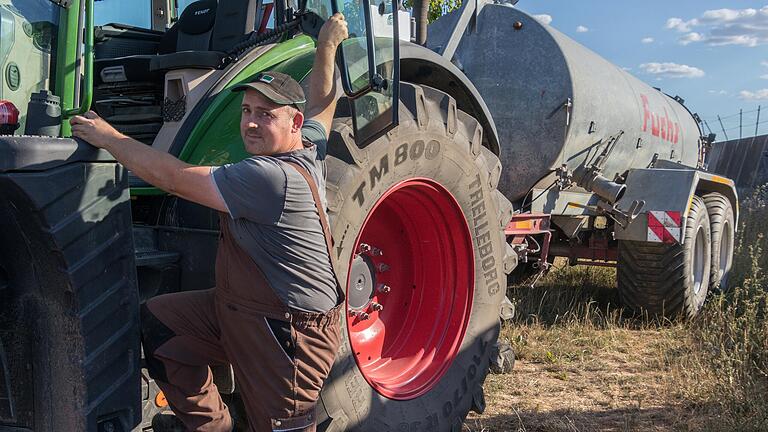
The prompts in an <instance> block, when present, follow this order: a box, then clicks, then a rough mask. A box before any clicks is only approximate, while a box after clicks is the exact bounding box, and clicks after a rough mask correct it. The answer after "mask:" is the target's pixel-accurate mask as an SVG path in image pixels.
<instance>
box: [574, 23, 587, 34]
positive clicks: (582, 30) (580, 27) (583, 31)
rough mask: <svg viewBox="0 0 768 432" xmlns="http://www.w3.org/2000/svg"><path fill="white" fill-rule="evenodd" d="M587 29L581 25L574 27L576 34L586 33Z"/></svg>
mask: <svg viewBox="0 0 768 432" xmlns="http://www.w3.org/2000/svg"><path fill="white" fill-rule="evenodd" d="M588 31H589V29H588V28H587V27H584V26H583V25H580V26H578V27H576V33H586V32H588Z"/></svg>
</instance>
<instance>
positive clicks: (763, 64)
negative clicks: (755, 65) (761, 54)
mask: <svg viewBox="0 0 768 432" xmlns="http://www.w3.org/2000/svg"><path fill="white" fill-rule="evenodd" d="M760 65H762V66H765V67H768V60H763V61H761V62H760Z"/></svg>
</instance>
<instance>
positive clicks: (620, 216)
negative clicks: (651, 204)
mask: <svg viewBox="0 0 768 432" xmlns="http://www.w3.org/2000/svg"><path fill="white" fill-rule="evenodd" d="M643 207H645V200H634V201H632V204H630V206H629V209H628V210H626V211H624V210H621V209H620V208H618V207H616V206H615V205H613V204H607V203H605V202H602V201H598V202H597V208H598V210H600V211H601V212H603V213H605V214H607V215H608V216H609V217H610V218H611V219H613V220H614V221H615V222H616V223H617V224H619V225H621V227H622V228H623V229H626V228H627V227H628V226H629V224H630V223H632V221H633V220H635V218H637V216H638V215H639V214H640V212H641V211H643Z"/></svg>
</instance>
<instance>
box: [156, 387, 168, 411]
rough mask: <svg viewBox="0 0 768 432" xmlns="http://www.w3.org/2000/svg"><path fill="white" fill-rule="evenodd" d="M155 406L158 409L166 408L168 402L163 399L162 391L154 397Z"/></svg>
mask: <svg viewBox="0 0 768 432" xmlns="http://www.w3.org/2000/svg"><path fill="white" fill-rule="evenodd" d="M155 405H157V406H158V407H159V408H165V407H167V406H168V401H167V400H166V399H165V393H163V392H162V391H161V392H159V393H157V395H155Z"/></svg>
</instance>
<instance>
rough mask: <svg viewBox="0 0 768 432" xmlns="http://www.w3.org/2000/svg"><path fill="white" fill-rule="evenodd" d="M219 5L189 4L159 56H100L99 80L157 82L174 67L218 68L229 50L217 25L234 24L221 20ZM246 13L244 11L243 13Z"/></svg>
mask: <svg viewBox="0 0 768 432" xmlns="http://www.w3.org/2000/svg"><path fill="white" fill-rule="evenodd" d="M247 1H248V2H254V3H255V2H256V0H247ZM235 3H237V2H235ZM217 7H218V4H217V0H199V1H196V2H194V3H192V4H190V5H189V6H187V8H186V9H184V12H183V13H182V14H181V16H180V17H179V19H178V21H177V22H176V23H175V24H174V25H173V26H172V27H171V28H170V29H168V31H167V32H166V33H165V34H164V35H163V37H162V39H161V40H160V45H159V47H158V54H156V55H131V56H125V57H117V58H108V59H97V60H96V61H95V64H94V66H95V72H96V73H95V75H96V76H95V83H96V84H97V85H99V84H105V83H119V82H125V81H128V82H156V81H158V80H162V78H163V76H164V75H165V72H166V71H169V70H173V69H184V68H199V69H214V68H216V67H217V66H218V65H219V64H220V63H221V60H222V58H223V57H224V55H225V54H224V52H223V51H226V49H228V47H225V46H223V45H222V44H220V43H216V42H217V41H216V37H215V35H217V34H221V33H222V30H219V29H217V24H218V23H219V22H221V24H220V25H230V26H231V25H232V24H233V23H232V22H231V21H228V20H224V19H217ZM245 10H247V9H245ZM243 13H245V12H240V15H242V14H243ZM246 21H247V20H246ZM241 31H242V33H240V32H236V33H238V35H239V38H237V39H238V40H239V39H240V38H242V37H243V35H245V34H247V33H248V32H250V30H247V29H246V27H245V26H243V28H242V29H241ZM228 32H229V33H230V34H231V33H232V29H229V31H228ZM235 43H236V42H235ZM233 45H234V43H233Z"/></svg>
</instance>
